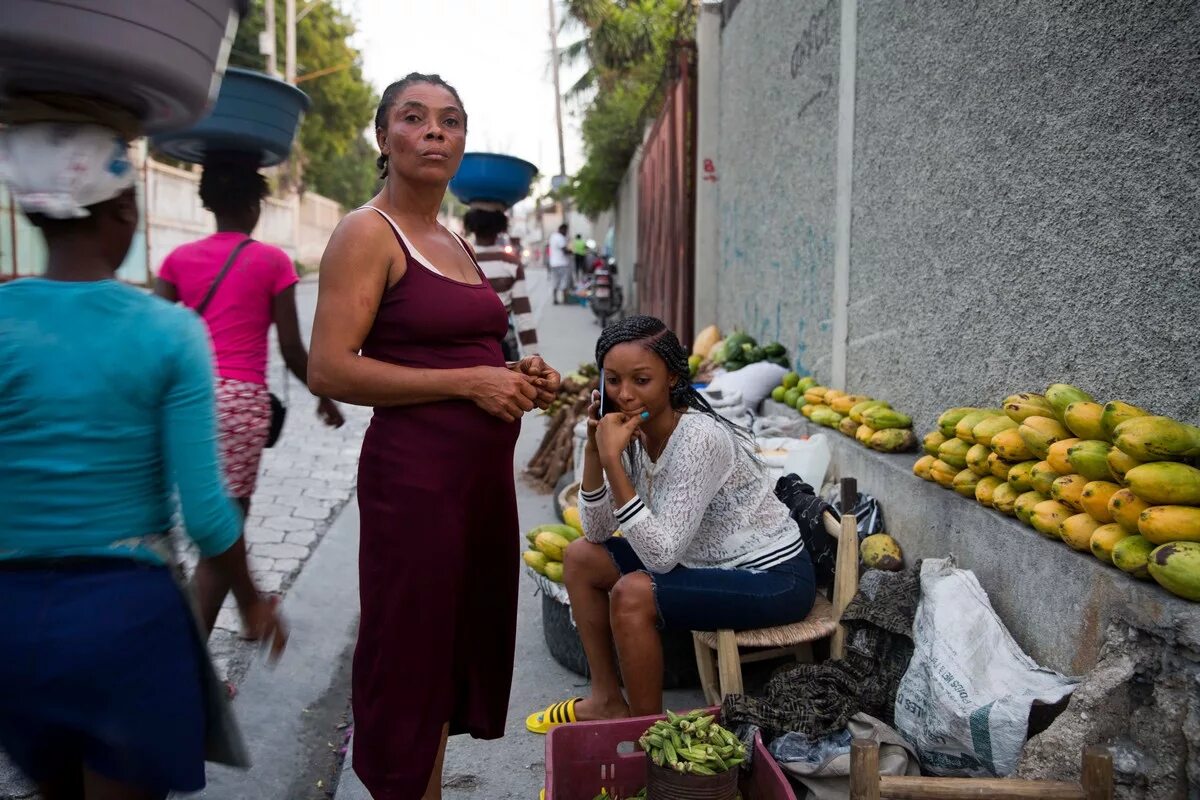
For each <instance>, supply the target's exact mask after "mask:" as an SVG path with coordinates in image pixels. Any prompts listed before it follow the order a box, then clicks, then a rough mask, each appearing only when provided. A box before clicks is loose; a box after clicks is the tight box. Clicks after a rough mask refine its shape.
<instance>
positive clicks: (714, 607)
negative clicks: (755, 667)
mask: <svg viewBox="0 0 1200 800" xmlns="http://www.w3.org/2000/svg"><path fill="white" fill-rule="evenodd" d="M604 547H606V548H607V549H608V554H609V555H610V556H612V560H613V563H615V564H616V565H617V569H618V570H620V571H621V574H622V575H628V574H629V573H631V572H645V573H646V574H647V575H649V576H650V580H651V581H652V582H653V584H654V598H655V603H656V604H657V605H658V627H659V628H662V629H668V630H677V629H678V630H691V631H715V630H727V629H732V630H735V631H744V630H749V629H752V628H769V627H772V626H774V625H786V624H788V623H791V622H799V621H800V620H802V619H804V618H805V617H807V616H808V612H809V611H811V610H812V606H813V600H815V599H816V592H817V590H816V581H815V579H814V577H813V567H812V562H811V561H810V560H809V558H808V551H807V550H801V551H800V555H798V556H796V557H795V558H792V559H790V560H788V561H785V562H783V563H782V564H779V565H778V566H774V567H771V568H770V569H766V570H762V571H755V570H749V569H736V568H734V569H714V568H704V569H691V568H689V567H675V569H673V570H671V571H670V572H666V573H662V574H656V573H653V572H650V571H649V570H648V569H646V565H645V564H643V563H642V560H641V559H640V558H638V556H637V553H635V552H633V547H632V546H631V545H630V544H629V540H628V539H625V538H623V537H614V538H612V539H609V540H608V541H606V542H605V543H604Z"/></svg>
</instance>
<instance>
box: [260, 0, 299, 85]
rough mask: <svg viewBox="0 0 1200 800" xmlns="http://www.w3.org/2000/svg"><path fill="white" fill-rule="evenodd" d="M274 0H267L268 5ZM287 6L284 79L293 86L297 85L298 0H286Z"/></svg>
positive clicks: (285, 6)
mask: <svg viewBox="0 0 1200 800" xmlns="http://www.w3.org/2000/svg"><path fill="white" fill-rule="evenodd" d="M273 2H274V0H267V5H271V4H272V3H273ZM284 8H286V9H287V10H286V12H285V13H286V14H287V18H286V21H285V24H286V25H287V51H286V53H285V58H286V59H287V60H286V61H285V63H284V67H283V69H284V76H283V79H284V80H285V81H287V82H288V83H290V84H292V85H293V86H295V85H296V0H286V2H285V3H284Z"/></svg>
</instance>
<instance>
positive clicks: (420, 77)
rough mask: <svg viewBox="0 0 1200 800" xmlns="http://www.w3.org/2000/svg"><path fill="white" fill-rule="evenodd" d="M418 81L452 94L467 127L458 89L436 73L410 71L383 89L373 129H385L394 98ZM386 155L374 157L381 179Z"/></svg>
mask: <svg viewBox="0 0 1200 800" xmlns="http://www.w3.org/2000/svg"><path fill="white" fill-rule="evenodd" d="M418 83H429V84H432V85H434V86H440V87H442V88H443V89H445V90H446V91H447V92H449V93H450V94H452V95H454V100H455V101H456V102H457V103H458V107H459V108H461V109H462V110H463V130H464V131H465V130H466V129H467V107H466V105H464V104H463V101H462V98H461V97H459V96H458V90H457V89H455V88H454V87H453V86H451V85H450V84H448V83H446V80H445V79H444V78H443V77H442V76H441V75H438V74H437V73H434V74H432V75H426V74H425V73H423V72H410V73H408V74H407V75H405V76H404V77H403V78H401V79H400V80H398V81H396V82H395V83H392V84H389V85H388V87H387V88H386V89H384V90H383V97H382V98H380V100H379V108H377V109H375V130H376V131H377V132H378V131H381V130H386V129H387V122H388V114H390V113H391V111H392V106H394V105H395V104H396V98H397V97H399V96H400V94H401V92H403V91H404V90H405V89H407V88H408V87H410V86H413V85H415V84H418ZM387 163H388V161H387V156H385V155H383V154H380V156H379V158H377V159H375V166H376V167H377V168H378V169H379V179H380V180H383V179H384V178H386V177H387Z"/></svg>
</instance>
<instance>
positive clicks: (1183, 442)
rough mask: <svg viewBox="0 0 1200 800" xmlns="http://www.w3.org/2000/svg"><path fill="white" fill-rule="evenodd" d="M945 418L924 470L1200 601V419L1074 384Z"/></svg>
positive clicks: (917, 469) (920, 469) (931, 439)
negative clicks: (1198, 422)
mask: <svg viewBox="0 0 1200 800" xmlns="http://www.w3.org/2000/svg"><path fill="white" fill-rule="evenodd" d="M937 424H938V427H937V430H934V431H931V432H930V433H928V434H927V435H926V436H925V438H924V449H925V455H924V456H922V457H921V458H920V459H919V460H918V461H917V462H916V464H914V465H913V472H914V473H915V474H916V475H917V476H918V477H921V478H924V479H925V480H929V481H934V482H936V483H938V484H940V485H941V486H943V487H945V488H948V489H953V490H954V491H956V492H958V493H959V494H961V495H963V496H965V497H972V498H974V499H975V500H977V501H978V502H979V503H981V504H982V505H985V506H988V507H991V508H994V509H995V510H997V511H999V512H1001V513H1002V514H1007V515H1010V516H1015V517H1017V518H1018V519H1020V520H1021V521H1022V522H1024V523H1025V524H1026V525H1029V526H1030V527H1032V528H1033V529H1034V530H1036V531H1037V532H1038V533H1040V534H1042V535H1043V536H1047V537H1049V538H1051V539H1055V540H1060V541H1062V542H1064V543H1065V544H1067V545H1068V546H1069V547H1072V548H1074V549H1076V550H1084V551H1090V552H1092V553H1093V554H1094V555H1095V556H1096V557H1097V558H1099V559H1100V560H1101V561H1103V562H1105V563H1107V564H1112V565H1113V566H1115V567H1117V568H1118V569H1121V570H1123V571H1124V572H1127V573H1129V574H1130V575H1132V576H1134V577H1135V578H1139V579H1142V580H1148V579H1151V578H1152V579H1154V580H1155V581H1156V582H1157V583H1158V584H1159V585H1161V586H1162V587H1163V588H1165V589H1167V590H1168V591H1170V592H1172V593H1174V594H1176V595H1179V596H1180V597H1184V598H1187V599H1189V600H1194V601H1200V469H1196V467H1195V466H1194V465H1195V463H1196V462H1197V460H1200V428H1197V427H1195V426H1193V425H1188V424H1186V423H1182V422H1178V421H1177V420H1174V419H1171V418H1169V417H1163V416H1155V415H1153V414H1151V413H1150V412H1149V411H1146V410H1145V409H1141V408H1138V407H1137V406H1134V405H1130V404H1129V403H1124V402H1121V401H1119V400H1114V401H1112V402H1109V403H1105V404H1103V405H1101V404H1100V403H1098V402H1096V401H1095V400H1094V399H1093V398H1092V396H1091V395H1089V394H1088V393H1087V392H1085V391H1083V390H1081V389H1078V388H1076V387H1074V386H1071V385H1069V384H1065V383H1056V384H1054V385H1052V386H1050V387H1049V388H1048V389H1046V392H1045V394H1035V393H1032V392H1023V393H1020V394H1014V395H1010V396H1009V397H1007V398H1005V399H1004V402H1003V403H1002V404H1001V406H1000V407H998V408H968V407H959V408H951V409H948V410H947V411H945V412H944V413H943V414H942V415H941V416H940V417H939V418H938V423H937Z"/></svg>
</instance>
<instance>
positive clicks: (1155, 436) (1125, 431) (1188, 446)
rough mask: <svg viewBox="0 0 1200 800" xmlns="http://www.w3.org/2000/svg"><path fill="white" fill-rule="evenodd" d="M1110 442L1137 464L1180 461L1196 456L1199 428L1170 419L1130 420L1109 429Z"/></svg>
mask: <svg viewBox="0 0 1200 800" xmlns="http://www.w3.org/2000/svg"><path fill="white" fill-rule="evenodd" d="M1113 434H1114V436H1113V442H1114V443H1115V444H1116V445H1117V447H1119V448H1121V450H1123V451H1124V452H1125V453H1126V454H1127V455H1130V456H1133V457H1134V458H1136V459H1137V460H1138V461H1181V460H1183V459H1186V458H1193V457H1195V456H1200V428H1197V427H1195V426H1193V425H1185V424H1184V423H1182V422H1176V421H1175V420H1173V419H1171V418H1170V417H1134V418H1133V419H1128V420H1125V421H1124V422H1122V423H1121V424H1120V425H1118V426H1117V427H1116V428H1115V429H1114V430H1113Z"/></svg>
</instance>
